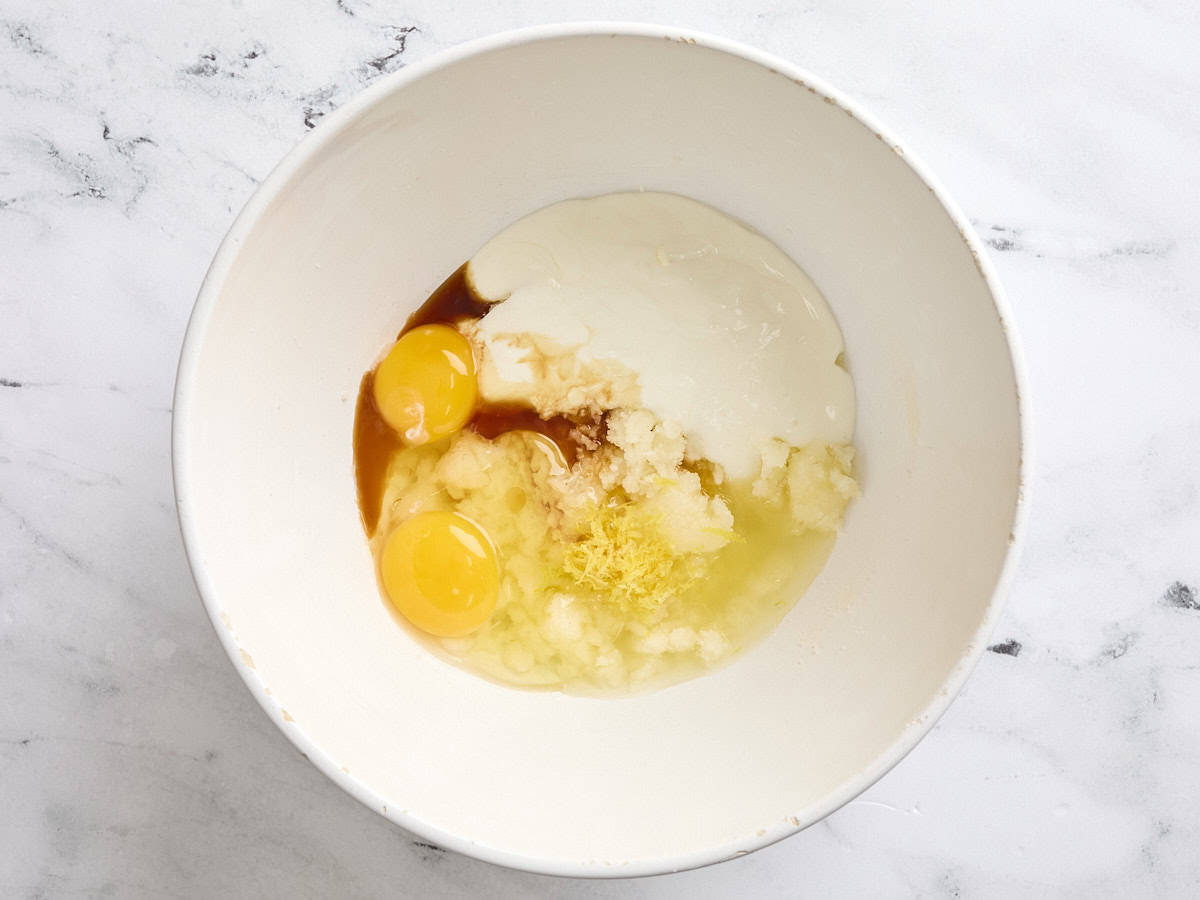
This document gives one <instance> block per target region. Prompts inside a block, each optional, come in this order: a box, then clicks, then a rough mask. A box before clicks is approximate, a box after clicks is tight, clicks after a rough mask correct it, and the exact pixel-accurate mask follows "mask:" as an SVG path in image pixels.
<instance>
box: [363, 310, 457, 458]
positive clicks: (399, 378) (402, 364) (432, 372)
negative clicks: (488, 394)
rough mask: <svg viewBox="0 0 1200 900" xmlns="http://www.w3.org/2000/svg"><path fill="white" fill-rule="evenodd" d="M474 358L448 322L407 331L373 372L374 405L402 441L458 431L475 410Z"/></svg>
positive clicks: (431, 438) (425, 439)
mask: <svg viewBox="0 0 1200 900" xmlns="http://www.w3.org/2000/svg"><path fill="white" fill-rule="evenodd" d="M476 390H477V388H476V382H475V357H474V356H473V355H472V353H471V345H470V344H469V343H467V339H466V338H465V337H463V336H462V335H461V334H459V333H458V331H456V330H455V329H453V328H451V327H449V326H447V325H422V326H421V327H419V328H414V329H413V330H412V331H409V332H406V333H405V334H404V335H402V336H401V337H400V340H398V341H396V343H395V344H394V345H393V346H392V349H391V350H389V351H388V355H387V356H385V357H384V359H383V362H381V363H380V364H379V366H378V368H376V370H375V382H374V392H375V405H376V406H377V407H378V408H379V414H380V415H381V416H383V420H384V421H385V422H387V423H388V424H389V425H390V426H392V428H394V429H395V430H396V431H397V432H398V433H399V434H400V436H401V437H402V438H403V439H404V441H405V443H408V444H410V445H417V444H427V443H429V442H430V441H436V440H437V439H438V438H443V437H447V436H448V435H451V434H454V433H455V432H456V431H458V430H460V429H461V428H462V427H463V426H464V425H465V424H466V423H467V419H469V418H470V417H471V413H472V411H473V410H474V409H475V394H476Z"/></svg>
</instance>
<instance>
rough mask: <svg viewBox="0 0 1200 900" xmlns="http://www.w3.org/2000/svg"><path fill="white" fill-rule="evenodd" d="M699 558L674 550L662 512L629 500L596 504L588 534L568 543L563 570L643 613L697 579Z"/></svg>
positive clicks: (632, 610)
mask: <svg viewBox="0 0 1200 900" xmlns="http://www.w3.org/2000/svg"><path fill="white" fill-rule="evenodd" d="M694 562H695V560H688V559H687V558H681V557H680V556H679V554H677V553H674V552H673V551H672V550H671V547H670V545H669V544H668V543H667V541H666V540H665V539H664V538H663V536H662V534H661V532H660V530H659V528H658V521H657V517H655V516H651V515H648V514H647V513H646V512H645V511H644V510H642V509H640V508H639V507H638V505H637V504H631V503H623V504H619V505H613V506H600V507H596V508H595V510H594V511H593V512H592V514H591V517H590V520H589V522H588V531H587V533H586V534H585V535H584V536H583V537H582V538H580V539H579V540H577V541H575V542H573V543H571V544H568V545H567V547H566V549H565V552H564V554H563V571H564V572H565V573H566V574H567V576H568V577H570V578H571V579H572V580H573V581H574V582H575V583H576V584H580V585H583V586H585V587H588V588H591V589H592V590H593V591H595V592H596V594H597V596H599V597H602V598H606V599H607V600H608V601H609V603H611V604H613V605H615V606H616V607H617V608H618V610H619V611H620V612H621V613H624V614H628V615H633V616H639V617H640V616H641V615H644V614H646V613H653V612H655V611H657V610H658V609H660V608H661V607H662V606H663V604H665V603H667V602H668V601H669V600H671V599H672V598H673V597H676V596H678V595H679V594H681V593H683V591H685V590H686V589H687V588H688V587H690V586H691V585H692V584H694V583H695V582H696V580H697V579H698V577H699V573H698V571H697V569H698V568H699V567H697V566H696V565H693V564H692V563H694Z"/></svg>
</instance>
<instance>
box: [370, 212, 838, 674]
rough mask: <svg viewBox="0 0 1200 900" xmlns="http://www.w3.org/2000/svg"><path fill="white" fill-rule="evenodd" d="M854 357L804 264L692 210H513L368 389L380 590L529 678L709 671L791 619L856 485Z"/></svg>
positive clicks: (475, 653) (421, 628)
mask: <svg viewBox="0 0 1200 900" xmlns="http://www.w3.org/2000/svg"><path fill="white" fill-rule="evenodd" d="M842 352H843V345H842V338H841V333H840V331H839V329H838V327H837V323H836V321H835V320H834V318H833V316H832V314H831V313H830V311H829V309H828V307H827V305H826V304H825V301H824V299H823V298H822V296H821V294H820V292H819V291H818V290H817V288H816V287H815V285H813V284H812V282H811V281H810V280H809V279H808V278H807V276H805V274H804V273H803V271H802V270H800V269H799V267H798V266H796V265H795V263H794V262H792V261H791V259H789V258H788V257H787V256H786V255H785V254H784V253H783V252H782V251H781V250H779V248H777V247H775V246H774V245H773V244H771V243H770V242H769V241H767V240H766V239H765V238H764V237H762V236H761V235H758V234H757V233H755V232H753V231H751V230H750V229H748V228H746V227H745V226H743V225H741V224H740V223H738V222H736V221H735V220H733V219H730V218H729V217H727V216H725V215H723V214H722V213H719V212H717V211H716V210H714V209H712V208H711V207H708V206H705V205H703V204H701V203H698V202H696V201H694V200H690V199H687V198H684V197H680V196H677V195H671V194H658V193H650V192H637V193H622V194H610V195H605V196H602V197H596V198H590V199H585V200H571V201H566V202H563V203H558V204H555V205H553V206H550V207H547V208H545V209H543V210H540V211H539V212H535V213H533V214H532V215H530V216H527V217H526V218H524V219H522V220H520V221H518V222H516V223H515V224H513V225H512V226H510V227H509V228H507V229H505V231H503V232H501V233H500V234H499V235H497V236H496V237H495V238H493V239H492V240H491V241H489V242H488V243H487V244H486V245H485V246H484V247H483V248H481V249H480V250H479V251H478V252H477V253H476V254H475V256H474V257H472V259H471V260H470V261H469V262H468V263H467V264H466V265H465V266H464V267H463V268H461V269H460V270H459V271H458V272H456V273H454V274H453V275H452V276H451V277H450V278H449V279H447V281H446V282H445V284H443V285H442V286H441V287H440V288H439V289H438V290H437V291H436V292H435V293H434V294H433V295H432V296H431V297H430V299H429V300H428V301H427V302H426V303H425V304H424V305H423V306H422V307H421V308H420V309H419V310H418V311H417V312H416V313H414V315H413V316H412V317H410V319H409V321H408V323H407V324H406V326H405V328H404V330H403V331H402V332H401V334H400V336H399V338H398V339H397V341H396V342H395V343H394V344H393V345H392V346H391V347H390V348H389V349H388V350H387V352H386V354H385V356H384V357H383V359H382V360H381V361H380V362H379V364H378V365H377V366H376V367H375V368H374V369H373V370H372V371H371V372H368V373H367V374H366V376H364V378H363V382H362V386H361V390H360V395H359V403H358V409H357V415H356V421H355V441H354V443H355V467H356V473H357V478H358V499H359V505H360V508H361V511H362V515H363V521H364V525H365V527H366V531H367V535H368V539H369V541H370V544H371V548H372V551H373V553H374V555H375V558H376V561H377V565H378V573H379V579H380V584H381V588H382V590H383V593H384V595H385V597H386V598H387V601H388V602H389V603H390V605H391V606H392V607H393V608H394V609H395V610H396V611H397V612H398V613H399V615H400V616H401V617H402V618H403V620H404V621H405V622H407V623H408V624H410V625H411V626H413V628H414V633H415V634H418V635H419V636H420V637H421V639H422V640H424V641H425V642H426V644H427V645H428V646H429V647H430V649H432V650H434V651H435V652H437V653H439V654H441V655H443V656H444V657H446V658H448V659H450V660H452V661H454V662H455V663H457V664H459V665H462V666H464V667H466V668H469V669H471V670H473V671H475V672H477V673H479V674H482V675H485V676H487V677H490V678H493V679H496V680H499V681H502V682H504V683H508V684H512V685H518V686H524V687H544V688H557V689H563V690H568V691H574V692H584V693H594V692H597V691H604V692H628V691H631V690H637V689H644V688H647V687H655V686H661V685H664V684H667V683H670V682H673V681H678V680H682V679H684V678H688V677H691V676H693V675H696V674H699V673H701V672H703V671H706V670H708V669H710V668H712V667H713V666H715V665H717V664H718V663H720V662H722V661H724V660H726V659H728V658H729V657H731V656H733V655H734V654H735V653H736V652H737V651H738V650H740V649H743V648H744V647H746V646H748V645H749V644H751V643H753V642H754V640H756V639H757V638H758V637H760V636H761V635H762V634H764V633H765V632H766V631H768V630H769V629H770V628H771V627H772V626H774V625H775V624H776V623H777V622H778V621H779V619H780V618H781V617H782V616H783V614H784V613H785V612H786V611H787V609H788V608H790V606H791V604H792V603H794V601H795V599H796V598H797V597H798V596H799V595H800V594H801V593H802V592H803V590H804V589H805V588H806V587H807V586H808V584H809V583H810V582H811V581H812V579H813V578H814V577H815V576H816V575H817V573H818V572H819V571H820V569H821V566H822V565H823V564H824V561H825V559H826V557H827V556H828V554H829V552H830V550H831V549H832V546H833V542H834V539H835V537H836V533H837V530H838V528H839V527H840V525H841V522H842V517H843V513H844V511H845V508H846V506H847V504H848V503H849V502H850V501H851V500H852V499H853V498H854V497H855V496H856V495H857V493H858V485H857V483H856V482H855V480H854V477H853V463H854V448H853V446H852V444H851V439H852V436H853V422H854V394H853V384H852V382H851V380H850V376H849V374H848V373H847V371H846V370H845V368H844V366H843V365H842Z"/></svg>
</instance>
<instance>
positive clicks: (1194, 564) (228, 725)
mask: <svg viewBox="0 0 1200 900" xmlns="http://www.w3.org/2000/svg"><path fill="white" fill-rule="evenodd" d="M727 9H728V6H727V4H718V3H716V2H712V0H704V2H700V3H683V2H654V3H633V2H620V3H610V4H607V5H604V6H603V7H596V6H594V5H591V4H586V3H582V2H576V0H566V2H559V3H549V2H545V0H520V2H515V3H509V4H471V3H465V2H461V0H456V2H451V3H441V4H438V3H430V2H428V0H415V2H411V3H408V4H405V5H403V6H401V5H397V4H392V3H386V2H382V0H328V2H326V0H311V2H304V3H287V2H283V0H205V2H194V3H179V4H161V3H155V2H152V0H116V2H112V3H106V4H88V3H81V2H68V0H50V2H45V3H35V2H32V0H0V811H2V812H0V894H2V895H3V896H6V897H7V896H13V897H59V896H113V897H241V896H245V897H251V896H290V897H308V896H312V897H317V896H356V897H357V896H362V897H372V896H383V895H389V894H391V895H400V896H449V897H470V896H489V897H514V898H515V897H530V896H554V897H614V898H618V897H629V898H632V897H676V896H678V897H717V896H764V897H796V896H809V895H811V896H822V897H824V896H862V895H866V894H868V893H869V894H871V895H875V896H880V895H882V896H896V897H901V896H926V897H960V896H961V897H980V896H995V897H1000V896H1012V895H1014V894H1019V895H1022V896H1061V895H1071V896H1122V897H1129V896H1179V897H1183V896H1195V895H1196V894H1197V893H1198V892H1200V854H1198V853H1197V852H1196V847H1197V846H1200V813H1198V812H1197V806H1196V801H1197V798H1200V762H1198V761H1200V714H1198V712H1200V495H1198V489H1200V466H1198V465H1197V449H1196V448H1197V447H1198V446H1200V401H1198V397H1200V390H1198V388H1200V203H1197V199H1198V195H1197V190H1196V181H1197V177H1198V175H1200V163H1198V160H1200V114H1198V113H1197V111H1196V110H1197V105H1196V97H1197V96H1198V92H1200V56H1198V55H1197V54H1196V53H1195V38H1196V36H1197V35H1198V34H1200V14H1198V13H1197V11H1196V8H1195V6H1194V5H1192V4H1188V3H1184V2H1175V3H1163V4H1158V3H1144V2H1129V0H1127V2H1118V3H1112V4H1102V5H1100V4H1090V3H1083V2H1080V0H1070V2H1063V3H1045V2H1036V0H1014V2H1012V3H1008V4H1003V5H995V4H922V5H908V4H899V3H885V4H875V3H868V2H865V0H855V2H849V3H835V2H829V0H822V2H816V3H809V4H803V5H800V4H790V3H786V2H782V0H767V2H765V3H762V4H758V5H752V6H750V7H747V8H746V9H745V10H744V11H743V12H741V13H738V14H736V15H731V14H729V13H728V11H727ZM598 16H603V17H608V18H631V19H642V20H649V21H661V22H670V23H673V24H678V25H681V26H685V27H692V28H699V29H703V30H707V31H712V32H717V33H721V34H725V35H727V36H730V37H733V38H738V39H741V40H744V41H747V42H749V43H752V44H755V45H757V46H760V47H762V48H763V49H766V50H770V51H773V52H776V53H779V54H781V55H784V56H786V57H788V58H791V59H793V60H795V61H797V62H798V63H800V64H801V65H803V66H805V67H807V68H809V69H810V70H812V71H814V72H816V73H818V74H820V75H821V76H823V77H825V78H826V79H828V80H829V81H831V82H832V83H834V84H836V85H837V86H839V87H840V88H842V89H844V90H846V91H847V92H849V93H850V94H852V95H853V96H855V97H857V98H859V99H861V100H862V101H863V102H864V103H866V104H867V105H868V106H869V107H870V108H871V109H872V110H873V111H874V112H875V113H876V114H878V115H879V116H880V117H881V118H882V119H883V120H884V121H885V122H887V123H888V124H889V125H890V126H891V127H892V128H893V129H894V130H895V131H896V132H897V133H898V134H899V135H900V136H901V137H902V138H903V139H904V140H905V142H906V145H907V146H908V147H909V148H910V149H911V150H913V151H914V152H916V153H917V154H919V155H920V156H921V157H922V158H923V159H924V160H925V161H926V162H927V163H928V164H929V165H930V166H931V167H932V169H933V170H934V171H935V172H936V173H937V174H938V177H939V178H940V179H941V180H942V181H943V182H944V183H945V184H946V186H947V187H948V189H949V190H950V191H951V193H952V194H953V195H954V196H955V197H956V198H957V200H958V201H959V203H960V204H961V206H962V207H963V208H964V209H965V211H966V213H967V215H968V216H969V217H970V218H971V219H972V221H973V222H974V223H975V227H976V229H977V230H978V231H979V233H980V235H981V236H982V237H983V239H984V240H985V242H986V243H987V245H988V247H989V250H990V252H991V254H992V257H993V260H994V261H995V264H996V266H997V267H998V269H999V272H1000V274H1001V277H1002V278H1003V280H1004V283H1005V285H1006V287H1007V290H1008V292H1009V294H1010V297H1011V299H1012V303H1013V307H1014V310H1015V314H1016V317H1017V320H1018V321H1017V323H1016V324H1017V326H1018V328H1019V331H1020V335H1021V340H1022V344H1023V346H1024V351H1025V355H1026V359H1027V362H1028V365H1029V370H1030V375H1031V379H1032V399H1033V405H1034V437H1035V467H1034V470H1033V478H1032V481H1031V484H1030V494H1031V498H1032V508H1031V520H1030V529H1029V535H1028V541H1027V548H1026V552H1025V554H1024V556H1023V559H1022V563H1021V566H1020V570H1019V575H1018V578H1017V580H1016V584H1015V586H1014V590H1013V592H1012V595H1011V597H1010V600H1009V604H1008V608H1007V612H1006V614H1005V616H1004V618H1003V620H1002V622H1001V623H1000V625H999V628H998V630H997V632H996V634H995V635H994V637H993V645H992V646H991V648H990V649H991V651H992V652H990V653H987V654H985V657H984V660H983V662H982V663H981V664H980V666H979V668H978V670H977V672H976V674H975V676H974V677H973V678H972V680H971V681H970V683H969V684H968V686H967V688H966V690H965V691H964V693H963V694H962V696H961V698H960V699H959V700H958V702H957V703H956V704H955V705H954V706H953V707H952V709H951V710H950V712H949V713H948V714H947V715H946V716H945V717H944V718H943V720H942V721H941V722H940V723H939V725H938V726H937V728H936V729H935V730H934V732H933V733H932V734H931V735H930V736H929V738H928V739H926V740H925V741H924V742H923V743H922V744H921V745H920V746H919V747H918V748H917V749H916V750H915V751H914V752H913V753H912V754H911V755H910V756H909V757H908V758H907V759H906V760H905V761H904V762H903V763H901V765H900V766H898V767H897V768H896V769H895V770H894V771H893V772H892V773H891V774H890V775H888V776H887V777H886V778H885V779H884V780H883V781H881V782H880V783H879V784H878V785H877V786H875V787H874V788H873V789H871V790H870V791H869V792H868V793H867V794H865V795H864V796H863V797H862V798H860V799H859V800H856V801H854V802H853V803H851V804H850V805H848V806H847V807H845V808H844V809H842V810H841V811H839V812H838V813H836V814H835V815H833V816H831V817H830V818H829V819H827V820H826V821H824V822H822V823H820V824H819V825H816V826H814V827H813V828H811V829H809V830H808V831H806V832H804V833H803V834H800V835H798V836H796V837H794V838H792V839H789V840H787V841H784V842H783V843H781V844H777V845H775V846H773V847H771V848H768V849H767V850H764V851H762V852H760V853H757V854H753V855H751V856H748V857H745V858H743V859H740V860H736V861H733V862H730V863H727V864H724V865H721V866H718V867H714V868H710V869H706V870H702V871H698V872H690V873H684V874H680V875H675V876H667V877H661V878H656V879H648V880H640V881H626V882H614V883H588V882H572V881H563V880H556V879H549V878H542V877H537V876H531V875H524V874H520V873H513V872H508V871H505V870H501V869H497V868H494V867H492V866H489V865H486V864H483V863H478V862H475V861H473V860H470V859H465V858H462V857H459V856H456V855H455V854H452V853H448V852H445V851H442V850H440V849H438V848H436V847H432V846H430V845H428V844H424V843H421V842H419V841H417V840H416V839H414V838H413V837H412V836H410V835H407V834H406V833H404V832H403V831H401V830H400V829H398V828H395V827H393V826H391V825H389V824H388V823H387V822H385V821H384V820H383V819H381V818H380V817H378V816H376V815H375V814H374V813H372V812H370V811H368V810H366V809H365V808H362V807H360V806H359V805H358V804H357V803H356V802H355V801H353V800H351V799H350V798H349V797H348V796H346V795H344V794H343V793H342V792H341V791H340V790H339V789H338V788H336V787H334V786H333V785H332V784H331V783H330V782H328V781H326V780H325V779H324V777H323V776H321V775H320V774H319V773H318V772H317V771H316V770H315V769H313V768H312V767H310V766H309V765H308V764H307V763H306V762H305V761H304V760H303V759H302V758H301V757H300V755H299V754H298V753H297V752H296V751H295V749H294V748H292V747H291V745H290V744H288V742H287V741H286V740H285V739H284V738H283V737H282V736H281V735H280V734H279V733H278V732H277V731H276V729H275V727H274V726H273V725H272V724H271V723H270V722H269V721H268V720H267V718H266V717H265V716H263V715H262V714H261V713H260V711H259V710H258V708H257V707H256V706H255V705H254V702H253V701H252V699H251V698H250V696H249V694H248V693H247V692H246V691H245V690H244V688H243V687H242V685H241V684H240V683H239V681H238V679H237V677H236V676H235V674H234V672H233V670H232V668H231V667H230V666H229V664H228V663H227V662H226V660H225V658H224V656H223V654H222V652H221V650H220V647H219V646H218V643H217V641H216V639H215V637H214V635H213V633H212V629H211V628H210V626H209V625H208V623H207V621H206V619H205V616H204V613H203V611H202V608H201V606H200V603H199V601H198V599H197V597H196V594H195V590H194V588H193V587H192V583H191V580H190V577H189V575H188V571H187V567H186V564H185V561H184V557H183V551H182V548H181V544H180V539H179V536H178V532H177V529H176V525H175V519H174V513H173V509H172V491H171V481H170V467H169V424H170V403H171V390H172V384H173V377H174V370H175V361H176V358H177V354H178V348H179V344H180V341H181V339H182V335H183V330H184V327H185V324H186V321H187V316H188V313H189V311H190V308H191V303H192V299H193V297H194V295H195V291H196V289H197V287H198V285H199V283H200V280H201V279H202V277H203V274H204V270H205V268H206V266H207V264H208V261H209V260H210V259H211V256H212V254H213V252H214V250H215V248H216V245H217V243H218V242H219V240H220V238H221V236H222V234H223V233H224V231H225V229H226V228H227V227H228V225H229V224H230V222H231V220H232V217H233V215H234V214H235V213H236V211H237V210H238V209H239V208H240V206H241V204H242V203H244V202H245V200H246V199H247V198H248V197H249V195H250V194H251V192H252V191H253V190H254V188H255V186H256V185H257V184H258V182H259V181H260V180H261V179H262V178H263V177H264V176H265V175H266V173H267V172H268V171H269V170H270V168H271V166H272V165H273V164H274V163H275V162H276V161H277V160H278V159H279V158H280V157H281V156H282V155H283V153H284V152H285V151H286V150H287V149H288V148H289V147H291V146H292V145H293V144H294V143H295V141H297V140H298V139H300V138H302V137H303V136H304V135H305V133H307V132H308V131H309V130H310V129H311V128H313V127H315V126H316V125H318V124H319V122H320V119H321V117H322V116H324V115H325V114H326V113H328V112H329V111H330V110H332V109H334V108H336V107H337V106H338V105H339V104H341V103H342V102H344V101H345V100H346V99H347V98H348V97H350V96H352V95H353V94H354V93H355V92H356V91H358V90H359V89H360V88H362V87H363V86H365V85H367V84H370V83H371V82H372V81H374V80H375V79H377V78H379V77H380V76H382V75H384V74H386V73H388V72H392V71H395V70H396V69H397V68H399V67H401V66H404V65H405V64H407V63H409V62H411V61H413V60H417V59H421V58H424V57H427V56H429V55H430V54H432V53H434V52H436V51H437V50H439V49H442V48H445V47H447V46H450V45H452V44H455V43H458V42H460V41H462V40H465V39H467V38H470V37H474V36H478V35H482V34H486V33H490V32H493V31H497V30H501V29H503V28H508V27H514V26H517V25H523V24H532V23H535V22H544V21H553V20H563V19H582V18H589V17H590V18H594V17H598Z"/></svg>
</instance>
